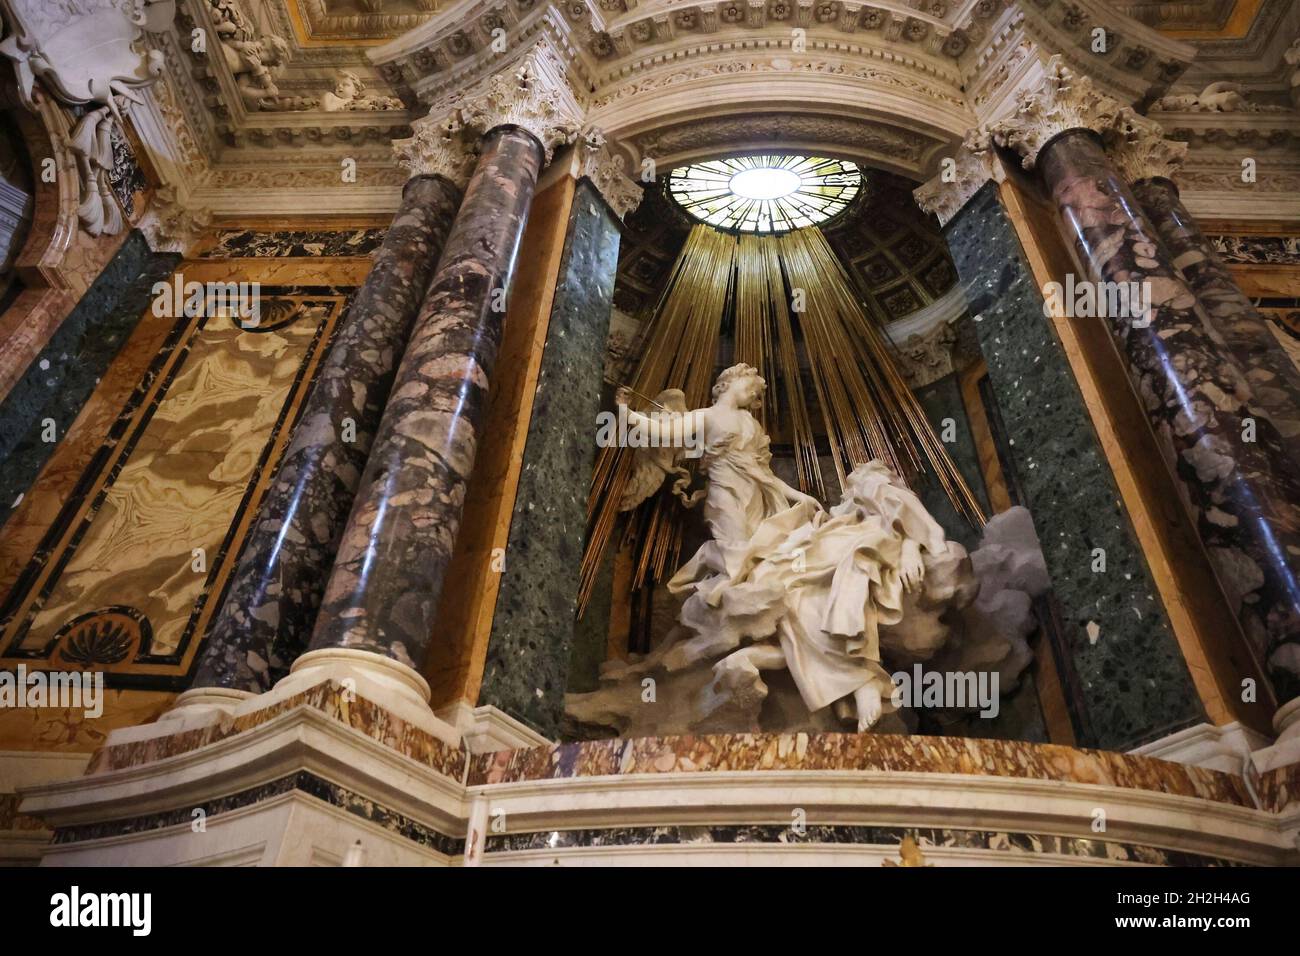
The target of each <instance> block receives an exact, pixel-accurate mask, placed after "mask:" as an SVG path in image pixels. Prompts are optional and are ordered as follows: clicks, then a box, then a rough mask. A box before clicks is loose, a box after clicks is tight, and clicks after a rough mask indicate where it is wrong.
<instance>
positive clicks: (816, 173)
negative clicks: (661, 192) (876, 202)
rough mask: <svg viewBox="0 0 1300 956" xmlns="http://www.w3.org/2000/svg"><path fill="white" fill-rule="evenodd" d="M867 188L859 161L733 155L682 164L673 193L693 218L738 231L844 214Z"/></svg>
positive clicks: (782, 227) (672, 178)
mask: <svg viewBox="0 0 1300 956" xmlns="http://www.w3.org/2000/svg"><path fill="white" fill-rule="evenodd" d="M861 190H862V172H861V171H860V170H859V169H858V167H857V165H856V164H855V163H851V162H848V161H847V160H843V159H828V158H826V157H822V156H799V155H793V154H787V155H779V156H777V155H767V156H731V157H728V158H726V159H711V160H708V161H707V162H702V163H692V164H691V165H689V166H679V167H678V168H677V169H674V170H673V171H672V172H671V173H669V175H668V193H669V195H670V196H672V197H673V199H674V200H675V201H676V202H677V204H678V205H679V206H681V207H682V208H683V209H685V210H686V211H687V212H688V213H690V214H691V215H692V216H693V217H695V218H696V219H698V220H700V221H701V222H706V223H708V224H709V225H711V226H716V227H717V228H719V229H725V230H729V231H737V232H789V231H790V230H791V229H802V228H804V227H805V226H817V225H820V224H822V223H824V222H826V221H827V220H829V219H833V218H834V217H835V216H837V215H839V214H840V213H842V212H843V211H844V210H845V209H847V208H848V206H849V203H851V202H852V201H853V200H854V198H855V197H856V196H857V195H858V193H859V192H861Z"/></svg>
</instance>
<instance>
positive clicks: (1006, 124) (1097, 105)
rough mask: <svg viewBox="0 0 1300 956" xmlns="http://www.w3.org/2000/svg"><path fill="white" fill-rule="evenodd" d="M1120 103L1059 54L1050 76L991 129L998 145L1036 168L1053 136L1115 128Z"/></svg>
mask: <svg viewBox="0 0 1300 956" xmlns="http://www.w3.org/2000/svg"><path fill="white" fill-rule="evenodd" d="M1123 108H1124V106H1123V104H1122V103H1120V102H1119V101H1118V100H1116V99H1114V98H1112V97H1110V96H1107V95H1106V94H1105V93H1102V92H1100V91H1099V90H1098V89H1097V88H1096V87H1094V86H1093V84H1092V80H1091V79H1090V78H1089V77H1087V76H1084V75H1082V74H1080V73H1076V72H1074V70H1072V69H1070V68H1069V67H1067V66H1066V65H1065V63H1064V62H1063V61H1062V59H1061V56H1060V55H1059V54H1058V55H1056V56H1054V57H1052V58H1051V59H1050V60H1048V61H1047V74H1046V76H1044V77H1043V81H1042V83H1041V84H1040V85H1039V86H1038V87H1037V88H1036V89H1031V90H1025V91H1024V92H1022V93H1021V94H1020V97H1019V100H1018V103H1017V107H1016V111H1015V113H1014V114H1012V116H1011V117H1010V118H1008V119H1005V120H1002V121H1000V122H997V123H994V124H992V125H991V126H990V127H989V132H990V133H991V134H992V136H993V139H994V141H995V142H996V143H997V144H998V145H999V146H1009V147H1011V148H1012V149H1014V150H1015V151H1016V152H1018V153H1019V154H1020V155H1021V156H1023V157H1024V161H1023V164H1024V167H1025V169H1033V168H1034V164H1035V163H1036V162H1037V161H1038V153H1039V151H1040V150H1041V149H1042V148H1043V147H1044V146H1045V145H1046V144H1047V142H1048V141H1049V140H1051V139H1052V138H1053V137H1054V136H1057V135H1058V134H1060V133H1064V132H1066V131H1067V130H1072V129H1090V130H1093V131H1094V132H1097V133H1105V132H1106V131H1107V130H1109V129H1110V128H1111V127H1113V126H1114V124H1115V120H1116V118H1117V117H1118V115H1119V112H1120V110H1122V109H1123Z"/></svg>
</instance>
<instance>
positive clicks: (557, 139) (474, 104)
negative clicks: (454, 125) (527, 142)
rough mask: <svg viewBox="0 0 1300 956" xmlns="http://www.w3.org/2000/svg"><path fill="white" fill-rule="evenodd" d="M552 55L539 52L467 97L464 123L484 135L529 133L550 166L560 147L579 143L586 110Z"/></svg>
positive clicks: (462, 112) (463, 103)
mask: <svg viewBox="0 0 1300 956" xmlns="http://www.w3.org/2000/svg"><path fill="white" fill-rule="evenodd" d="M548 52H549V51H543V50H534V51H533V52H532V53H529V54H528V55H527V56H526V57H525V58H524V59H523V60H522V62H520V63H519V65H517V66H515V67H513V68H511V69H509V70H507V71H505V72H503V73H498V74H496V75H494V76H492V77H490V78H489V79H488V80H487V82H486V83H485V84H484V85H483V86H482V87H480V88H479V89H477V90H474V91H472V92H470V93H468V94H466V95H465V96H464V98H463V99H461V100H460V101H459V103H458V104H457V106H458V109H459V111H460V118H461V121H462V122H463V123H464V124H465V125H466V126H467V127H469V128H471V129H474V130H477V131H478V132H480V133H482V134H486V133H487V132H489V131H490V130H493V129H495V128H496V127H498V126H518V127H520V128H521V129H525V130H527V131H528V132H530V133H532V134H533V135H534V136H536V137H537V139H538V141H539V142H540V143H541V144H542V148H543V149H544V150H545V151H546V161H547V162H548V163H549V162H550V161H551V157H552V156H553V155H554V153H555V148H556V147H557V146H561V145H564V144H566V143H572V142H573V141H574V140H575V139H576V138H577V136H578V129H579V127H580V126H581V123H582V110H581V108H580V107H579V106H578V104H577V102H576V100H575V98H574V96H573V91H572V90H571V89H570V88H569V84H568V81H567V80H566V78H565V72H564V66H563V64H562V63H561V62H560V61H559V58H558V57H556V56H554V55H553V54H550V55H548Z"/></svg>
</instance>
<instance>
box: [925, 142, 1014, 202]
mask: <svg viewBox="0 0 1300 956" xmlns="http://www.w3.org/2000/svg"><path fill="white" fill-rule="evenodd" d="M992 147H993V143H992V141H991V139H990V137H989V134H988V132H987V131H986V130H979V129H973V130H971V131H970V132H968V133H967V134H966V138H965V139H964V140H962V144H961V148H960V149H958V150H957V151H956V155H954V156H947V157H943V158H942V159H941V160H940V171H939V174H938V175H936V176H935V177H934V178H933V179H931V180H929V181H928V182H926V183H925V185H923V186H919V187H918V188H916V189H915V190H913V191H912V195H913V196H914V197H915V198H916V204H917V205H918V206H920V207H921V209H922V210H923V211H924V212H928V213H933V214H934V215H935V217H937V218H938V220H939V225H940V226H946V225H947V224H948V222H949V220H951V219H952V217H953V216H955V215H957V213H958V212H959V211H960V210H961V208H962V207H963V206H965V205H966V203H968V202H970V200H971V197H972V196H974V195H975V194H976V193H977V192H979V190H980V187H981V186H983V185H984V184H985V183H986V182H988V181H989V180H990V179H991V180H993V181H994V182H999V183H1000V182H1002V181H1003V180H1005V179H1006V178H1007V176H1006V170H1004V169H1003V168H1002V163H1001V161H1000V160H999V159H998V158H997V155H996V154H995V153H994V151H993V148H992Z"/></svg>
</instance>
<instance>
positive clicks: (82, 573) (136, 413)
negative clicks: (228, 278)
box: [0, 287, 345, 675]
mask: <svg viewBox="0 0 1300 956" xmlns="http://www.w3.org/2000/svg"><path fill="white" fill-rule="evenodd" d="M311 291H314V290H303V289H300V288H297V289H287V290H276V289H268V288H265V287H263V289H262V292H261V295H262V299H261V303H262V305H261V308H262V320H261V322H260V324H259V325H258V326H257V327H256V328H255V329H243V328H241V327H239V326H238V325H237V324H236V320H234V319H231V318H229V317H226V316H212V317H196V318H192V319H189V320H184V319H182V320H180V326H183V328H178V335H177V338H176V341H175V347H174V348H173V349H171V350H170V351H165V352H164V353H163V354H161V355H160V356H159V360H158V362H157V363H156V364H155V365H154V367H153V368H152V369H151V372H150V376H149V377H147V379H146V382H147V383H148V385H147V387H145V388H142V390H141V391H140V392H138V393H137V395H136V396H134V397H133V399H132V401H131V402H129V403H128V406H127V408H126V409H124V411H123V417H122V420H121V421H122V424H123V425H124V426H125V427H124V428H123V429H122V431H121V433H120V438H110V440H109V441H108V442H106V444H105V446H104V452H105V454H104V455H103V456H101V458H100V460H99V461H98V462H97V463H96V465H92V468H91V469H89V470H88V471H89V472H91V473H88V474H87V475H86V476H85V479H86V480H84V481H83V482H82V488H83V490H82V492H81V494H80V495H78V496H75V497H74V498H73V499H72V500H70V501H69V502H68V504H67V506H66V507H65V510H64V513H63V514H61V515H60V518H59V520H57V521H56V522H55V526H54V528H52V530H51V536H50V537H49V538H47V540H46V541H44V542H42V546H41V548H40V549H38V552H37V554H36V555H35V556H34V558H33V562H32V564H31V565H29V567H28V569H27V571H26V572H25V573H24V576H23V580H22V583H21V584H20V588H21V590H22V593H21V594H17V595H14V596H13V597H11V600H10V602H9V603H10V607H11V608H12V609H13V613H11V614H10V615H9V616H8V618H7V620H6V621H5V622H3V637H2V638H0V641H2V643H0V647H3V648H4V656H5V657H7V658H10V659H11V660H12V659H15V658H20V659H24V660H27V661H32V659H33V658H37V659H46V660H49V662H50V663H51V664H53V665H54V666H58V667H67V666H69V665H72V666H77V665H78V663H81V664H84V665H85V666H93V667H95V668H96V669H104V670H108V671H110V672H112V671H118V672H121V671H129V672H131V673H133V674H150V673H152V674H168V675H179V674H181V673H183V672H184V670H185V667H186V666H187V664H188V662H189V660H190V659H191V658H192V656H193V653H194V652H195V650H196V649H197V645H198V640H197V639H196V637H197V636H198V635H201V634H202V633H203V630H204V628H205V627H206V625H207V622H208V620H209V619H210V617H211V615H212V613H213V612H214V611H215V609H216V608H215V605H216V603H217V600H216V599H217V597H219V595H220V593H221V590H222V588H223V587H224V584H225V580H226V576H227V575H228V573H229V570H230V565H231V562H232V561H233V558H234V556H235V555H237V554H238V549H239V545H240V544H241V543H242V541H243V537H244V534H245V533H246V530H247V525H248V523H249V521H250V520H251V518H252V516H253V515H254V514H255V513H256V509H257V505H258V503H259V501H260V499H261V496H262V493H263V491H264V489H265V486H266V484H267V482H268V481H269V479H270V474H271V472H272V470H273V469H274V466H275V463H276V461H277V459H278V457H279V454H280V452H281V451H282V449H283V447H284V444H285V443H286V442H287V440H288V434H289V430H290V429H289V427H287V426H290V425H291V424H292V422H293V420H294V417H295V415H296V413H297V410H298V407H299V406H300V404H301V401H302V399H303V397H304V396H305V393H306V390H307V388H308V387H309V386H310V383H311V381H312V379H313V377H314V373H315V370H316V368H317V366H318V364H319V361H320V359H321V358H322V356H323V355H324V352H325V346H326V345H327V343H328V340H329V337H330V335H331V333H332V331H333V328H334V326H335V324H336V323H337V321H338V318H339V316H340V315H341V313H342V310H343V305H344V302H345V296H344V294H343V293H342V292H340V291H339V290H337V289H333V288H326V289H324V290H322V294H319V295H313V294H304V293H308V292H311ZM196 549H201V558H200V556H199V555H198V554H196ZM132 622H134V625H133V624H132ZM110 625H111V626H110ZM95 628H98V629H99V630H100V631H102V632H110V631H111V632H114V637H115V638H116V640H117V644H116V645H113V646H110V647H109V648H108V650H107V651H106V652H105V653H103V654H102V655H100V657H99V658H98V659H95V660H91V661H86V660H80V661H79V659H78V658H79V654H78V652H77V651H75V650H72V649H70V648H69V642H70V641H71V640H72V639H73V638H76V637H77V636H78V632H79V631H81V632H83V633H84V632H86V631H90V630H93V629H95ZM123 635H125V646H121V645H122V641H123ZM108 643H109V644H110V645H112V644H113V642H112V641H109V642H108ZM56 647H57V650H56ZM51 654H52V655H53V657H52V659H51V657H50V656H51ZM84 656H85V655H84V654H81V655H80V657H83V658H84ZM5 663H8V662H7V661H0V666H2V665H3V664H5Z"/></svg>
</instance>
